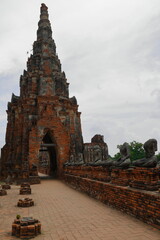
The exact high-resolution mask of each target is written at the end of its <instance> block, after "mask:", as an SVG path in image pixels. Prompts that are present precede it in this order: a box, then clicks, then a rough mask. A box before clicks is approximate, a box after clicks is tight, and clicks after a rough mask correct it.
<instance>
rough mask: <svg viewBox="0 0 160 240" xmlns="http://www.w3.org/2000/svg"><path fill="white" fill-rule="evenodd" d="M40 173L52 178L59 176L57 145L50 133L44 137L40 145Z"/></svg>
mask: <svg viewBox="0 0 160 240" xmlns="http://www.w3.org/2000/svg"><path fill="white" fill-rule="evenodd" d="M38 172H39V173H42V174H45V175H48V176H52V177H56V176H57V152H56V144H55V142H54V141H53V139H52V137H51V134H50V132H49V131H48V132H47V133H46V134H45V136H44V137H43V139H42V142H41V145H40V150H39V163H38Z"/></svg>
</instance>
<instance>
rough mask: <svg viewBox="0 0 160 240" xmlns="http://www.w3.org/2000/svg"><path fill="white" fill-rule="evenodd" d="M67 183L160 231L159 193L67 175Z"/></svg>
mask: <svg viewBox="0 0 160 240" xmlns="http://www.w3.org/2000/svg"><path fill="white" fill-rule="evenodd" d="M65 181H66V182H68V183H69V184H70V185H71V186H72V187H74V188H75V189H77V190H80V191H83V192H85V193H87V194H88V195H90V196H91V197H93V198H96V199H98V200H100V201H102V202H103V203H105V204H108V205H110V206H113V207H116V208H117V209H118V210H120V211H123V212H125V213H127V214H130V215H132V216H135V217H136V218H138V219H141V220H142V221H144V222H147V223H149V224H151V225H152V226H155V227H157V228H158V229H160V210H159V209H160V194H159V192H158V191H157V192H150V191H143V190H137V189H133V188H129V187H122V186H116V185H114V184H111V183H104V182H100V181H95V180H91V179H87V178H82V177H79V176H73V175H67V174H66V175H65Z"/></svg>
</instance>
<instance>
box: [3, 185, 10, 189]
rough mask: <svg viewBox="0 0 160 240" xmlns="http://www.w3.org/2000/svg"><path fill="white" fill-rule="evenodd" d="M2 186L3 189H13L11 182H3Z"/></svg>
mask: <svg viewBox="0 0 160 240" xmlns="http://www.w3.org/2000/svg"><path fill="white" fill-rule="evenodd" d="M1 186H2V189H11V186H10V185H9V184H3V185H1Z"/></svg>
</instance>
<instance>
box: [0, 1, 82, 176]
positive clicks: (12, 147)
mask: <svg viewBox="0 0 160 240" xmlns="http://www.w3.org/2000/svg"><path fill="white" fill-rule="evenodd" d="M68 85H69V84H68V83H67V79H66V76H65V73H64V72H62V71H61V63H60V60H59V58H58V56H57V54H56V46H55V43H54V40H53V39H52V30H51V25H50V21H49V19H48V8H47V7H46V5H45V4H42V5H41V8H40V20H39V22H38V30H37V40H36V41H35V42H34V43H33V54H32V55H31V56H30V57H29V58H28V61H27V70H24V73H23V75H22V76H21V77H20V96H15V95H14V94H13V95H12V99H11V102H9V103H8V109H7V114H8V123H7V130H6V144H5V145H4V147H3V148H2V150H1V155H2V157H1V176H2V177H4V178H6V177H7V176H8V174H9V175H11V176H12V177H14V178H18V177H22V176H23V177H26V178H27V177H28V176H29V174H30V170H31V168H32V166H33V165H36V166H38V161H39V150H40V149H44V148H45V149H46V151H48V153H49V156H50V163H51V164H50V166H51V169H50V172H51V173H54V174H56V175H57V176H58V177H62V176H63V164H64V163H65V162H68V161H70V159H71V158H72V159H74V161H79V160H82V158H83V154H82V153H83V138H82V132H81V120H80V113H79V112H78V105H77V100H76V98H75V97H72V98H69V89H68Z"/></svg>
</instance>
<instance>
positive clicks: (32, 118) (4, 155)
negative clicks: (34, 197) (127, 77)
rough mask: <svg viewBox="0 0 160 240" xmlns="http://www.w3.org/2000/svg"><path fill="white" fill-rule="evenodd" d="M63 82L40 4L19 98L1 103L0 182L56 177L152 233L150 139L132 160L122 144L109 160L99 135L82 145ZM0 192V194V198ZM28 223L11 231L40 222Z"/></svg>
mask: <svg viewBox="0 0 160 240" xmlns="http://www.w3.org/2000/svg"><path fill="white" fill-rule="evenodd" d="M68 85H69V84H68V82H67V79H66V77H65V73H64V72H62V70H61V63H60V60H59V59H58V56H57V54H56V46H55V43H54V40H53V39H52V30H51V26H50V22H49V20H48V9H47V7H46V5H45V4H42V5H41V14H40V20H39V23H38V31H37V40H36V41H35V42H34V44H33V54H32V55H31V56H30V57H29V59H28V61H27V70H24V73H23V75H22V76H21V77H20V96H15V95H14V94H13V95H12V99H11V102H9V103H8V109H7V114H8V123H7V131H6V144H5V145H4V147H3V148H2V150H1V161H0V178H1V179H5V180H7V182H10V181H11V182H12V180H17V182H19V183H20V182H23V180H25V182H27V181H28V182H30V183H32V184H33V183H38V181H37V178H36V177H38V171H39V172H41V173H45V174H48V175H52V176H57V177H59V178H63V180H64V181H65V182H66V183H68V184H70V185H71V186H73V188H75V189H78V190H81V191H83V192H85V193H87V194H88V195H90V196H92V197H94V198H96V199H98V200H100V201H102V202H103V203H105V204H108V205H111V206H113V207H116V208H118V209H119V210H121V211H123V212H126V213H128V214H130V215H132V216H135V217H137V218H139V219H141V220H143V221H145V222H147V223H149V224H151V225H152V226H154V227H158V228H159V229H160V214H159V213H160V211H159V209H160V171H159V169H160V162H158V159H157V156H156V155H155V151H157V141H156V140H155V139H149V140H148V141H146V142H145V143H144V150H145V153H146V156H145V157H144V158H142V159H137V160H135V161H134V162H132V161H131V157H130V149H129V145H128V143H126V142H125V143H123V144H122V145H120V148H119V150H120V157H119V158H118V159H117V160H114V159H112V158H111V157H110V156H109V154H108V146H107V144H106V143H105V142H104V139H103V136H102V135H99V134H96V135H95V136H94V137H93V138H92V139H91V143H85V144H83V137H82V131H81V119H80V112H78V105H77V100H76V98H75V97H72V98H69V88H68ZM22 186H24V187H25V188H21V193H22V194H26V193H31V190H30V189H29V190H27V188H26V184H23V185H22ZM4 191H5V190H0V195H4V194H5V192H4ZM30 221H31V222H32V219H26V218H25V219H22V220H21V221H19V220H15V221H14V223H13V226H12V227H13V228H12V234H13V235H16V236H18V237H19V236H32V234H33V235H34V233H35V229H38V226H39V227H40V224H38V225H37V223H38V222H37V221H36V222H35V220H34V221H33V224H32V226H31V227H30ZM26 222H27V223H26ZM35 223H36V224H35ZM24 224H25V226H24ZM20 228H21V231H22V234H21V232H20V231H19V229H20ZM17 229H18V230H17ZM38 231H39V232H40V228H39V230H38ZM39 232H38V233H39ZM36 234H37V232H36Z"/></svg>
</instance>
